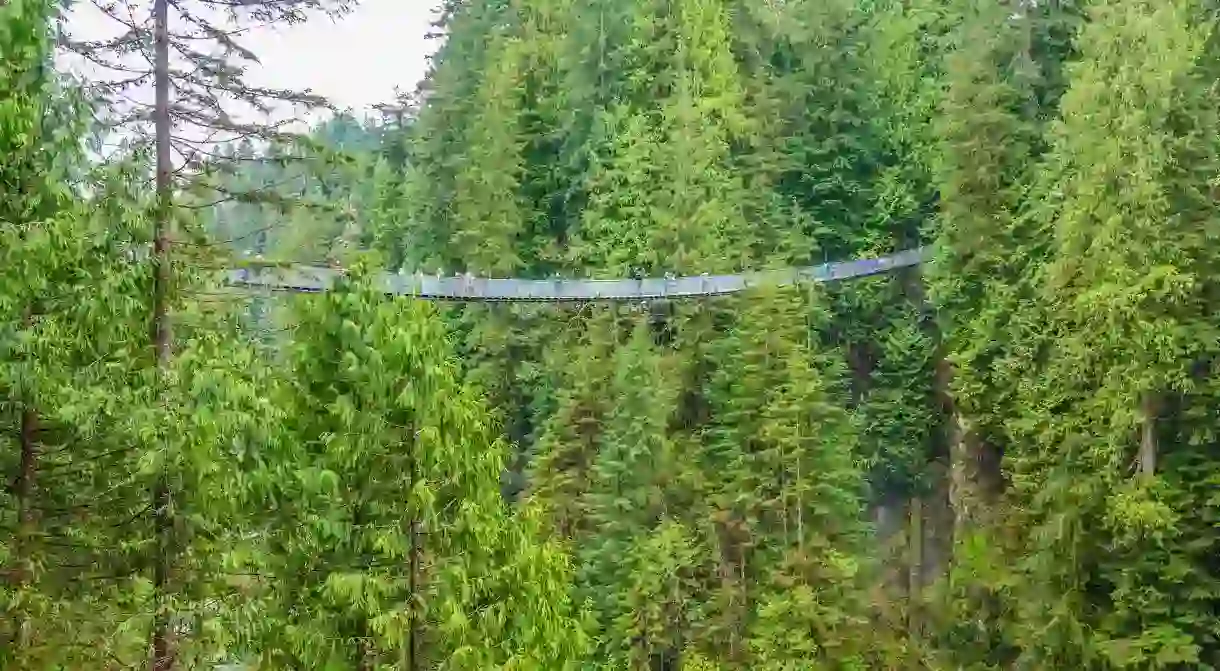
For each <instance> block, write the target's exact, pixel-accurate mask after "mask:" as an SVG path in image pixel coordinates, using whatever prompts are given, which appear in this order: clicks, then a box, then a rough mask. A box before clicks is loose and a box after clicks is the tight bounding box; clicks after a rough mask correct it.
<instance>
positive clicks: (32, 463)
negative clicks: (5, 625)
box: [12, 402, 38, 664]
mask: <svg viewBox="0 0 1220 671" xmlns="http://www.w3.org/2000/svg"><path fill="white" fill-rule="evenodd" d="M18 436H19V440H20V449H21V455H20V462H19V463H18V466H17V478H16V480H15V481H14V482H13V496H14V498H15V499H16V503H17V538H16V539H15V540H16V547H15V548H14V549H15V550H16V552H15V559H16V562H15V566H14V568H13V572H12V582H13V584H14V585H15V586H16V588H17V589H18V590H21V589H23V588H25V587H27V586H28V585H29V584H30V582H31V580H32V579H33V575H32V573H33V571H32V568H31V564H32V562H33V557H32V551H33V550H32V545H33V542H34V501H33V499H34V480H35V477H36V475H37V473H38V415H37V414H36V413H35V412H34V410H33V408H31V407H30V406H29V405H28V402H27V404H26V405H25V406H24V407H23V408H22V409H21V426H20V433H19V434H18ZM14 620H15V622H13V633H12V652H13V654H14V655H15V656H16V659H17V660H18V663H19V664H20V663H21V662H20V660H21V654H20V653H19V652H18V651H20V650H21V649H22V648H25V647H26V646H27V645H28V640H27V639H28V637H29V630H30V624H29V621H28V619H27V618H26V617H25V616H24V615H23V614H22V612H21V609H20V608H19V609H18V610H17V614H16V616H15V617H14Z"/></svg>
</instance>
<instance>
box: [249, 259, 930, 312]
mask: <svg viewBox="0 0 1220 671" xmlns="http://www.w3.org/2000/svg"><path fill="white" fill-rule="evenodd" d="M929 255H930V250H929V249H928V248H927V247H918V248H915V249H908V250H904V251H901V252H898V253H896V254H892V255H889V256H881V257H876V258H866V259H854V260H851V261H839V262H834V263H824V264H821V265H817V266H806V267H803V268H789V269H785V270H772V271H760V272H753V273H744V274H739V275H688V276H682V277H678V276H672V275H668V276H665V277H648V278H639V279H605V280H592V279H553V280H530V279H517V278H499V279H497V278H485V277H476V276H473V275H469V274H466V275H456V276H453V277H444V276H441V275H424V274H422V273H414V274H410V273H403V272H399V273H388V272H387V273H381V274H380V275H379V276H378V277H377V279H376V282H377V286H379V287H380V288H381V290H383V291H384V292H385V293H387V294H393V295H399V296H414V297H416V298H420V299H424V300H434V301H466V302H531V301H532V302H564V301H581V302H587V301H633V300H662V299H683V298H699V297H704V296H723V295H727V294H734V293H738V292H741V291H745V290H746V289H750V288H752V287H761V286H786V285H792V284H799V283H806V282H834V281H839V280H847V279H854V278H858V277H867V276H870V275H878V274H881V273H887V272H890V271H892V270H896V269H898V268H907V267H912V266H916V265H919V264H920V263H923V262H924V261H926V260H927V259H928V257H929ZM227 272H228V276H227V281H228V284H229V285H230V286H232V287H237V288H245V289H248V290H252V291H273V292H291V293H317V292H320V291H326V290H327V289H329V288H330V287H331V286H333V284H334V282H335V281H336V280H337V279H338V278H339V277H340V276H341V275H342V274H343V270H342V269H337V268H327V267H311V266H288V267H272V266H262V267H247V268H234V269H230V270H229V271H227Z"/></svg>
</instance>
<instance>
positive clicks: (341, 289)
mask: <svg viewBox="0 0 1220 671" xmlns="http://www.w3.org/2000/svg"><path fill="white" fill-rule="evenodd" d="M361 273H362V271H361V270H360V269H359V268H357V269H356V270H355V271H354V275H353V276H352V277H351V278H349V279H345V280H344V281H343V283H342V284H340V285H339V286H337V287H336V288H335V290H334V291H332V292H330V293H328V294H326V295H325V296H324V297H321V298H320V299H316V300H307V301H304V302H303V303H302V305H301V306H300V307H299V316H298V321H299V326H298V329H297V331H296V338H297V342H296V344H295V345H294V346H293V348H292V353H291V356H290V362H291V366H292V373H291V377H290V378H289V380H288V383H289V384H288V386H287V387H286V388H285V389H284V390H283V393H284V395H285V396H284V399H285V402H286V404H287V405H286V406H285V407H286V408H287V409H288V411H287V412H288V422H287V425H286V427H285V429H286V434H285V435H284V437H283V439H282V442H281V443H280V444H279V449H281V450H284V453H283V454H281V455H279V456H278V458H277V459H275V460H274V461H273V462H271V464H270V465H271V471H270V472H269V473H268V474H267V477H268V478H269V479H270V480H269V481H270V482H273V483H274V484H273V485H272V491H273V492H274V497H275V499H276V500H279V501H281V502H282V503H283V507H282V508H281V510H280V511H278V515H277V519H278V520H279V521H278V523H277V525H276V526H275V527H274V530H273V531H272V532H271V533H270V534H269V535H268V537H267V543H268V553H269V554H268V556H267V558H266V560H265V564H266V565H265V567H264V568H263V569H261V570H260V572H266V573H267V574H268V575H269V576H271V578H272V582H271V583H269V584H268V587H267V589H268V592H267V593H266V594H265V598H266V599H267V600H268V606H267V608H268V612H269V615H270V617H268V618H267V619H266V620H265V621H264V622H262V623H259V625H257V629H258V632H257V633H256V634H255V635H254V636H255V637H254V639H253V642H252V645H253V646H255V647H256V649H259V651H260V656H261V658H262V659H263V660H264V662H265V663H267V664H270V665H272V668H297V667H299V666H301V665H305V666H314V667H319V668H320V667H324V666H327V665H339V666H341V667H343V668H358V669H371V668H377V667H378V665H380V664H396V665H400V666H402V667H403V668H410V669H425V668H434V667H436V666H438V665H443V666H445V668H460V669H484V668H511V667H522V668H548V669H549V668H554V669H565V668H574V667H572V665H573V664H575V663H576V662H577V661H578V660H579V659H581V658H582V655H583V647H582V646H583V645H584V634H583V631H582V629H581V622H580V621H579V619H578V616H579V612H578V610H577V609H576V607H575V605H574V604H573V603H572V601H571V600H570V598H569V596H568V593H567V590H568V588H569V570H570V569H569V566H568V564H567V559H566V557H565V556H564V554H563V553H562V552H561V551H560V550H559V548H558V547H556V546H555V545H553V544H551V543H550V542H548V541H547V540H546V539H545V538H543V537H542V536H541V535H540V529H539V527H538V525H537V522H538V520H537V517H536V514H535V512H534V510H533V509H532V508H531V507H529V506H526V507H524V508H522V509H520V510H518V511H515V512H513V511H509V510H508V509H507V508H506V507H505V505H504V503H503V502H502V501H501V498H500V491H499V486H498V485H499V479H500V473H501V469H502V468H503V462H504V459H505V457H506V451H505V449H504V445H503V443H501V442H500V441H499V440H498V439H497V438H496V436H495V434H494V427H493V426H492V425H491V424H490V423H489V420H488V417H487V415H486V412H485V410H484V408H483V407H482V404H481V403H480V402H479V401H478V399H477V397H476V396H475V395H474V394H473V393H472V389H471V388H469V387H464V386H463V385H462V384H461V382H460V381H459V379H458V375H457V369H456V367H455V365H454V363H453V361H452V360H451V358H450V353H449V350H448V344H447V342H446V340H445V336H444V334H443V332H442V330H441V326H440V322H439V320H438V318H437V316H436V314H435V313H434V312H433V311H432V310H431V309H430V308H428V307H426V305H425V304H424V303H422V302H418V301H410V300H407V299H402V300H398V301H387V300H386V299H385V298H384V297H383V296H381V295H379V294H378V293H377V292H376V291H375V290H374V289H373V288H372V286H371V284H370V282H369V281H368V280H367V279H364V278H363V277H362V274H361ZM288 586H291V588H288ZM285 597H287V598H285Z"/></svg>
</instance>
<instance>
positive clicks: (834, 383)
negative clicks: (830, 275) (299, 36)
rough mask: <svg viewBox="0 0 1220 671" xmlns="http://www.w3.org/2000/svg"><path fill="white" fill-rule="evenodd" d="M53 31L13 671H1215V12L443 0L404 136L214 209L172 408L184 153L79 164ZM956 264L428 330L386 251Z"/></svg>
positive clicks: (516, 268) (14, 168) (24, 314)
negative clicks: (163, 165)
mask: <svg viewBox="0 0 1220 671" xmlns="http://www.w3.org/2000/svg"><path fill="white" fill-rule="evenodd" d="M52 9H53V8H52V7H51V6H50V5H49V4H44V3H40V2H37V1H35V0H14V1H12V2H9V3H6V4H5V5H4V6H3V7H0V55H3V56H4V58H3V59H0V60H2V64H0V183H2V184H3V189H4V193H5V198H4V199H3V200H2V202H0V224H2V225H3V229H0V317H3V319H2V320H0V441H2V442H0V470H2V471H3V473H4V474H5V478H6V484H8V486H7V488H6V489H5V490H4V491H3V492H0V570H3V573H2V574H0V609H2V611H3V612H2V616H3V617H0V639H2V640H0V660H3V663H4V664H5V665H6V668H8V667H9V666H12V667H13V668H21V669H44V668H86V667H87V668H107V667H113V668H133V667H137V666H142V665H143V664H145V663H146V657H147V651H146V649H145V648H146V640H147V638H146V630H147V629H148V627H149V626H150V624H151V620H152V617H151V616H152V608H153V607H154V604H156V603H158V602H159V603H161V604H162V605H165V606H168V607H169V610H171V611H172V612H173V613H174V618H175V619H174V625H175V629H176V630H177V631H179V632H180V635H179V636H178V639H179V640H178V641H177V645H176V646H175V647H176V648H177V652H178V661H179V663H180V664H182V665H185V666H188V667H191V668H195V667H198V668H205V667H207V666H209V665H213V664H216V663H221V662H248V663H258V664H260V665H261V666H260V668H272V669H274V668H283V669H289V668H318V669H356V670H360V671H365V670H371V669H375V668H385V669H388V668H405V669H411V670H412V671H416V670H418V669H424V668H429V669H434V668H446V669H471V670H474V669H572V670H573V671H575V670H576V669H606V670H611V669H613V670H615V671H618V670H621V669H641V670H642V669H670V670H673V669H684V670H686V671H696V670H698V671H713V670H714V671H730V670H734V669H764V670H775V671H781V670H783V671H787V670H790V669H791V670H795V669H870V668H934V669H939V668H944V669H994V668H1053V669H1058V668H1081V669H1090V670H1091V669H1098V670H1103V669H1118V668H1139V669H1171V668H1173V669H1176V668H1216V667H1218V666H1220V647H1218V646H1217V644H1216V640H1217V637H1218V636H1220V631H1218V630H1217V626H1216V617H1215V612H1216V610H1217V601H1218V600H1220V596H1218V595H1220V592H1218V590H1217V588H1216V586H1215V585H1216V580H1217V570H1218V567H1217V565H1216V562H1215V560H1214V556H1215V552H1216V550H1217V547H1218V541H1220V536H1218V535H1217V534H1216V524H1217V515H1216V514H1215V510H1217V509H1218V506H1217V503H1218V502H1217V500H1216V494H1215V491H1217V485H1220V481H1218V480H1220V478H1218V477H1217V476H1216V475H1215V473H1216V472H1217V468H1216V464H1215V463H1214V462H1215V459H1214V458H1213V456H1212V455H1213V453H1214V452H1215V447H1216V445H1215V443H1216V435H1215V434H1216V432H1215V418H1216V417H1217V414H1218V411H1220V407H1218V406H1217V398H1220V396H1218V394H1217V391H1216V389H1215V385H1214V384H1213V383H1212V380H1213V379H1215V378H1216V374H1217V373H1218V372H1220V371H1217V370H1216V361H1217V353H1218V350H1220V334H1218V332H1217V330H1216V326H1215V318H1214V316H1215V314H1216V311H1217V305H1216V297H1217V296H1218V295H1220V291H1217V286H1216V280H1215V277H1217V272H1218V271H1220V253H1218V252H1216V251H1215V249H1216V245H1215V237H1216V236H1215V234H1214V229H1215V228H1216V221H1215V218H1216V210H1215V207H1216V206H1215V191H1216V174H1217V172H1218V171H1220V144H1217V139H1216V138H1217V137H1220V116H1218V112H1217V109H1216V106H1215V101H1214V100H1213V98H1214V92H1215V89H1216V85H1217V82H1220V70H1218V69H1217V60H1216V57H1217V55H1218V52H1217V51H1216V47H1217V42H1216V39H1217V37H1216V34H1215V29H1216V27H1217V25H1218V24H1217V20H1218V16H1217V15H1216V13H1215V12H1216V8H1215V7H1214V6H1213V4H1212V3H1210V2H1209V1H1207V0H1164V1H1162V2H1156V3H1153V2H1148V1H1147V0H1091V1H1090V2H1087V3H1081V4H1077V3H1068V2H1050V3H983V4H980V3H974V2H966V1H956V0H955V1H954V2H949V3H944V2H933V1H932V0H903V1H898V0H831V1H826V0H821V1H814V0H789V1H787V2H782V3H780V2H773V3H758V2H745V1H743V0H669V1H666V2H661V1H659V0H656V1H654V0H646V1H636V0H631V1H629V0H600V1H597V2H594V1H593V0H515V1H514V2H502V1H498V0H477V1H473V2H461V3H459V2H451V3H447V4H446V6H445V8H444V11H443V13H442V20H441V25H440V27H441V28H443V29H444V30H445V32H446V33H447V34H448V37H447V39H446V41H445V42H444V44H443V45H442V46H441V48H440V49H439V51H438V53H437V56H436V58H435V60H434V63H433V69H432V71H431V72H430V74H429V77H428V80H427V81H426V82H425V84H424V86H423V89H422V90H421V91H420V95H419V97H418V99H416V100H412V101H410V103H408V102H407V101H405V100H404V101H402V102H403V105H402V109H401V110H400V111H399V113H398V114H397V115H396V118H395V119H394V120H391V118H390V117H387V118H385V119H383V120H382V121H380V122H373V121H369V120H358V119H356V118H354V117H351V116H350V115H340V116H338V117H336V118H334V119H332V120H330V121H327V122H325V123H323V124H320V125H318V126H317V127H315V128H314V130H313V131H312V133H311V134H310V136H309V137H307V138H303V139H302V140H301V141H300V142H297V143H282V142H281V143H274V144H272V145H268V146H255V145H253V144H250V143H246V144H242V145H238V146H235V147H230V148H228V149H226V150H225V151H226V152H227V153H223V154H221V157H222V158H221V159H218V160H217V162H216V163H215V164H214V165H211V166H208V170H205V171H204V172H203V174H201V175H199V176H198V178H197V179H196V180H195V181H194V182H192V183H191V184H189V185H187V187H188V188H186V189H184V190H183V194H182V200H183V202H185V203H186V204H187V205H188V207H185V208H181V209H180V210H179V211H178V212H176V213H175V216H177V217H178V220H179V221H178V224H179V226H178V228H179V229H181V230H186V231H188V232H189V235H188V236H185V238H184V239H183V240H181V241H179V242H180V243H181V244H179V245H176V248H175V265H174V268H173V270H174V273H173V283H172V284H173V286H172V291H171V296H172V299H173V301H172V302H173V312H174V321H175V343H174V345H175V347H174V349H175V356H174V357H173V362H172V364H171V365H169V366H168V367H167V368H166V369H164V370H162V371H160V375H161V376H160V377H157V378H154V375H153V374H154V372H155V371H154V369H153V361H152V356H151V352H150V351H149V348H148V347H147V346H146V344H147V342H148V333H147V331H148V329H147V324H148V322H149V319H150V314H149V313H150V305H151V294H152V291H151V277H152V267H151V265H150V264H149V263H148V261H147V259H146V258H145V257H146V256H147V253H146V249H147V245H148V242H149V240H148V232H149V230H150V228H151V225H150V217H149V214H150V212H151V209H150V194H149V193H147V188H146V186H145V185H144V174H143V172H142V171H145V168H146V166H147V163H148V161H147V157H146V156H144V155H143V154H141V153H138V152H136V153H132V154H130V155H125V156H124V157H123V160H122V161H119V162H116V163H113V164H110V165H106V166H95V165H91V164H90V163H89V160H88V156H87V154H86V153H85V151H84V142H83V140H84V139H85V138H86V137H87V133H88V130H89V129H88V128H87V125H86V124H85V122H84V119H85V118H86V116H87V115H86V114H85V113H84V112H85V110H84V106H83V105H81V103H80V101H79V100H78V98H79V95H78V93H77V92H76V90H75V87H74V86H73V85H72V84H71V82H66V81H63V80H62V79H61V78H60V77H58V76H57V75H55V73H54V71H53V69H52V68H51V67H50V63H51V59H50V53H51V52H50V48H51V31H50V26H51V23H52V21H53V15H52ZM1150 63H1151V64H1155V65H1156V67H1155V68H1153V67H1149V65H1148V64H1150ZM218 190H219V191H220V192H221V193H222V194H225V195H226V199H225V200H226V202H223V203H219V204H214V205H211V206H209V205H208V203H209V202H210V201H211V200H212V198H210V197H208V196H205V195H203V194H207V193H210V192H216V191H218ZM919 244H930V245H931V246H932V248H933V250H934V261H933V262H932V263H931V264H927V265H925V266H924V267H923V268H921V269H920V270H918V271H914V270H911V271H906V270H904V271H902V272H896V273H893V274H891V275H885V276H880V277H874V278H870V279H867V280H861V281H857V282H853V283H850V284H837V285H832V286H828V287H824V288H813V287H808V286H800V287H786V288H776V287H769V288H752V289H751V290H750V291H748V292H746V293H744V294H741V295H739V296H735V297H731V298H730V297H719V298H714V299H707V300H701V301H698V302H690V303H669V304H667V303H663V302H653V303H647V304H643V305H601V304H597V305H564V306H534V305H514V306H507V307H506V306H501V305H462V306H451V307H445V308H439V309H438V308H434V307H431V306H429V305H427V304H425V303H422V302H419V301H412V300H406V299H391V298H388V297H386V296H384V295H382V294H381V293H379V292H378V291H377V290H376V289H375V288H374V285H373V283H372V281H371V280H370V274H371V272H372V271H373V270H374V268H375V266H376V264H375V263H373V262H371V261H364V260H361V254H359V253H357V252H360V251H361V249H362V248H364V247H370V246H371V247H375V248H378V249H379V250H380V251H381V252H383V253H384V257H385V258H386V259H387V260H388V263H387V264H385V265H387V266H389V267H391V268H395V269H404V270H406V271H416V270H421V271H425V272H429V273H432V272H438V271H440V272H444V273H450V272H455V271H456V272H471V273H475V274H481V275H487V274H491V275H498V276H507V275H512V276H521V277H535V278H541V277H549V276H554V275H564V276H580V277H592V276H603V275H605V276H625V275H633V274H639V273H646V274H650V275H662V274H665V273H669V272H674V273H701V272H708V273H713V272H732V271H736V270H739V269H757V268H767V267H786V266H791V265H793V264H808V263H819V262H822V261H827V260H838V259H842V258H847V257H857V256H867V255H874V254H883V253H889V252H892V251H894V250H898V249H906V248H909V247H913V246H916V245H919ZM235 252H236V254H235ZM245 252H249V255H250V256H256V257H257V256H262V257H264V258H261V259H260V258H255V259H247V260H246V262H248V263H263V262H276V261H284V260H292V261H309V262H314V263H329V264H332V265H343V266H352V267H350V268H347V272H346V273H345V274H344V276H343V278H342V279H341V280H340V281H339V282H338V284H337V286H336V287H335V288H334V290H333V291H331V292H328V293H326V294H325V295H322V296H309V297H302V298H301V299H299V300H295V299H294V300H293V301H292V302H291V303H290V304H287V305H284V304H282V303H276V302H275V301H273V300H272V299H271V298H270V297H269V296H259V297H255V298H254V299H252V300H251V301H250V303H249V304H244V303H242V302H241V301H237V302H236V303H234V300H235V299H236V298H237V296H236V294H234V293H233V292H230V291H226V290H224V289H223V288H221V287H220V286H218V282H219V280H218V278H216V277H214V276H212V275H211V274H210V272H209V271H208V269H210V268H212V267H215V266H217V265H224V264H231V263H234V262H236V261H235V258H234V257H235V256H241V255H242V254H243V253H245ZM242 316H244V317H245V318H246V319H245V320H244V321H243V320H242V319H240V317H242ZM251 331H254V332H256V333H257V334H258V335H259V338H260V342H258V343H254V342H251V341H250V339H249V336H250V333H251ZM154 383H155V384H154ZM154 392H155V393H154ZM158 478H166V479H167V480H168V482H169V483H170V484H171V485H172V488H173V491H174V494H175V495H174V503H175V508H174V510H173V511H172V515H171V517H172V520H173V525H172V529H171V531H170V532H169V533H168V534H166V533H165V532H164V529H160V528H155V527H154V524H153V520H151V519H150V517H151V516H150V515H149V510H148V508H149V506H148V502H149V498H148V493H149V490H150V487H151V486H152V485H153V483H154V482H155V481H157V479H158ZM870 518H871V520H870ZM157 540H161V541H162V542H164V541H166V540H168V541H170V542H171V543H172V548H173V552H172V559H173V561H172V569H173V570H172V579H171V580H170V581H169V584H168V585H164V586H162V587H161V588H159V589H158V590H157V591H156V593H154V589H153V581H152V578H151V576H152V573H153V571H152V562H153V560H154V559H155V558H158V557H160V556H161V554H159V553H158V551H157V550H158V548H157V547H156V544H155V542H154V541H157Z"/></svg>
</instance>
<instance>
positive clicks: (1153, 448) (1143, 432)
mask: <svg viewBox="0 0 1220 671" xmlns="http://www.w3.org/2000/svg"><path fill="white" fill-rule="evenodd" d="M1140 405H1141V408H1140V411H1141V414H1142V415H1143V424H1142V426H1141V427H1140V450H1139V462H1138V463H1139V466H1138V468H1139V475H1140V477H1141V478H1142V479H1144V480H1151V479H1152V478H1153V477H1154V476H1155V475H1156V459H1157V439H1156V422H1157V415H1159V414H1160V410H1161V409H1160V405H1161V403H1160V399H1159V398H1158V397H1157V396H1156V394H1152V393H1148V394H1145V395H1144V398H1143V400H1142V401H1141V402H1140Z"/></svg>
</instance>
